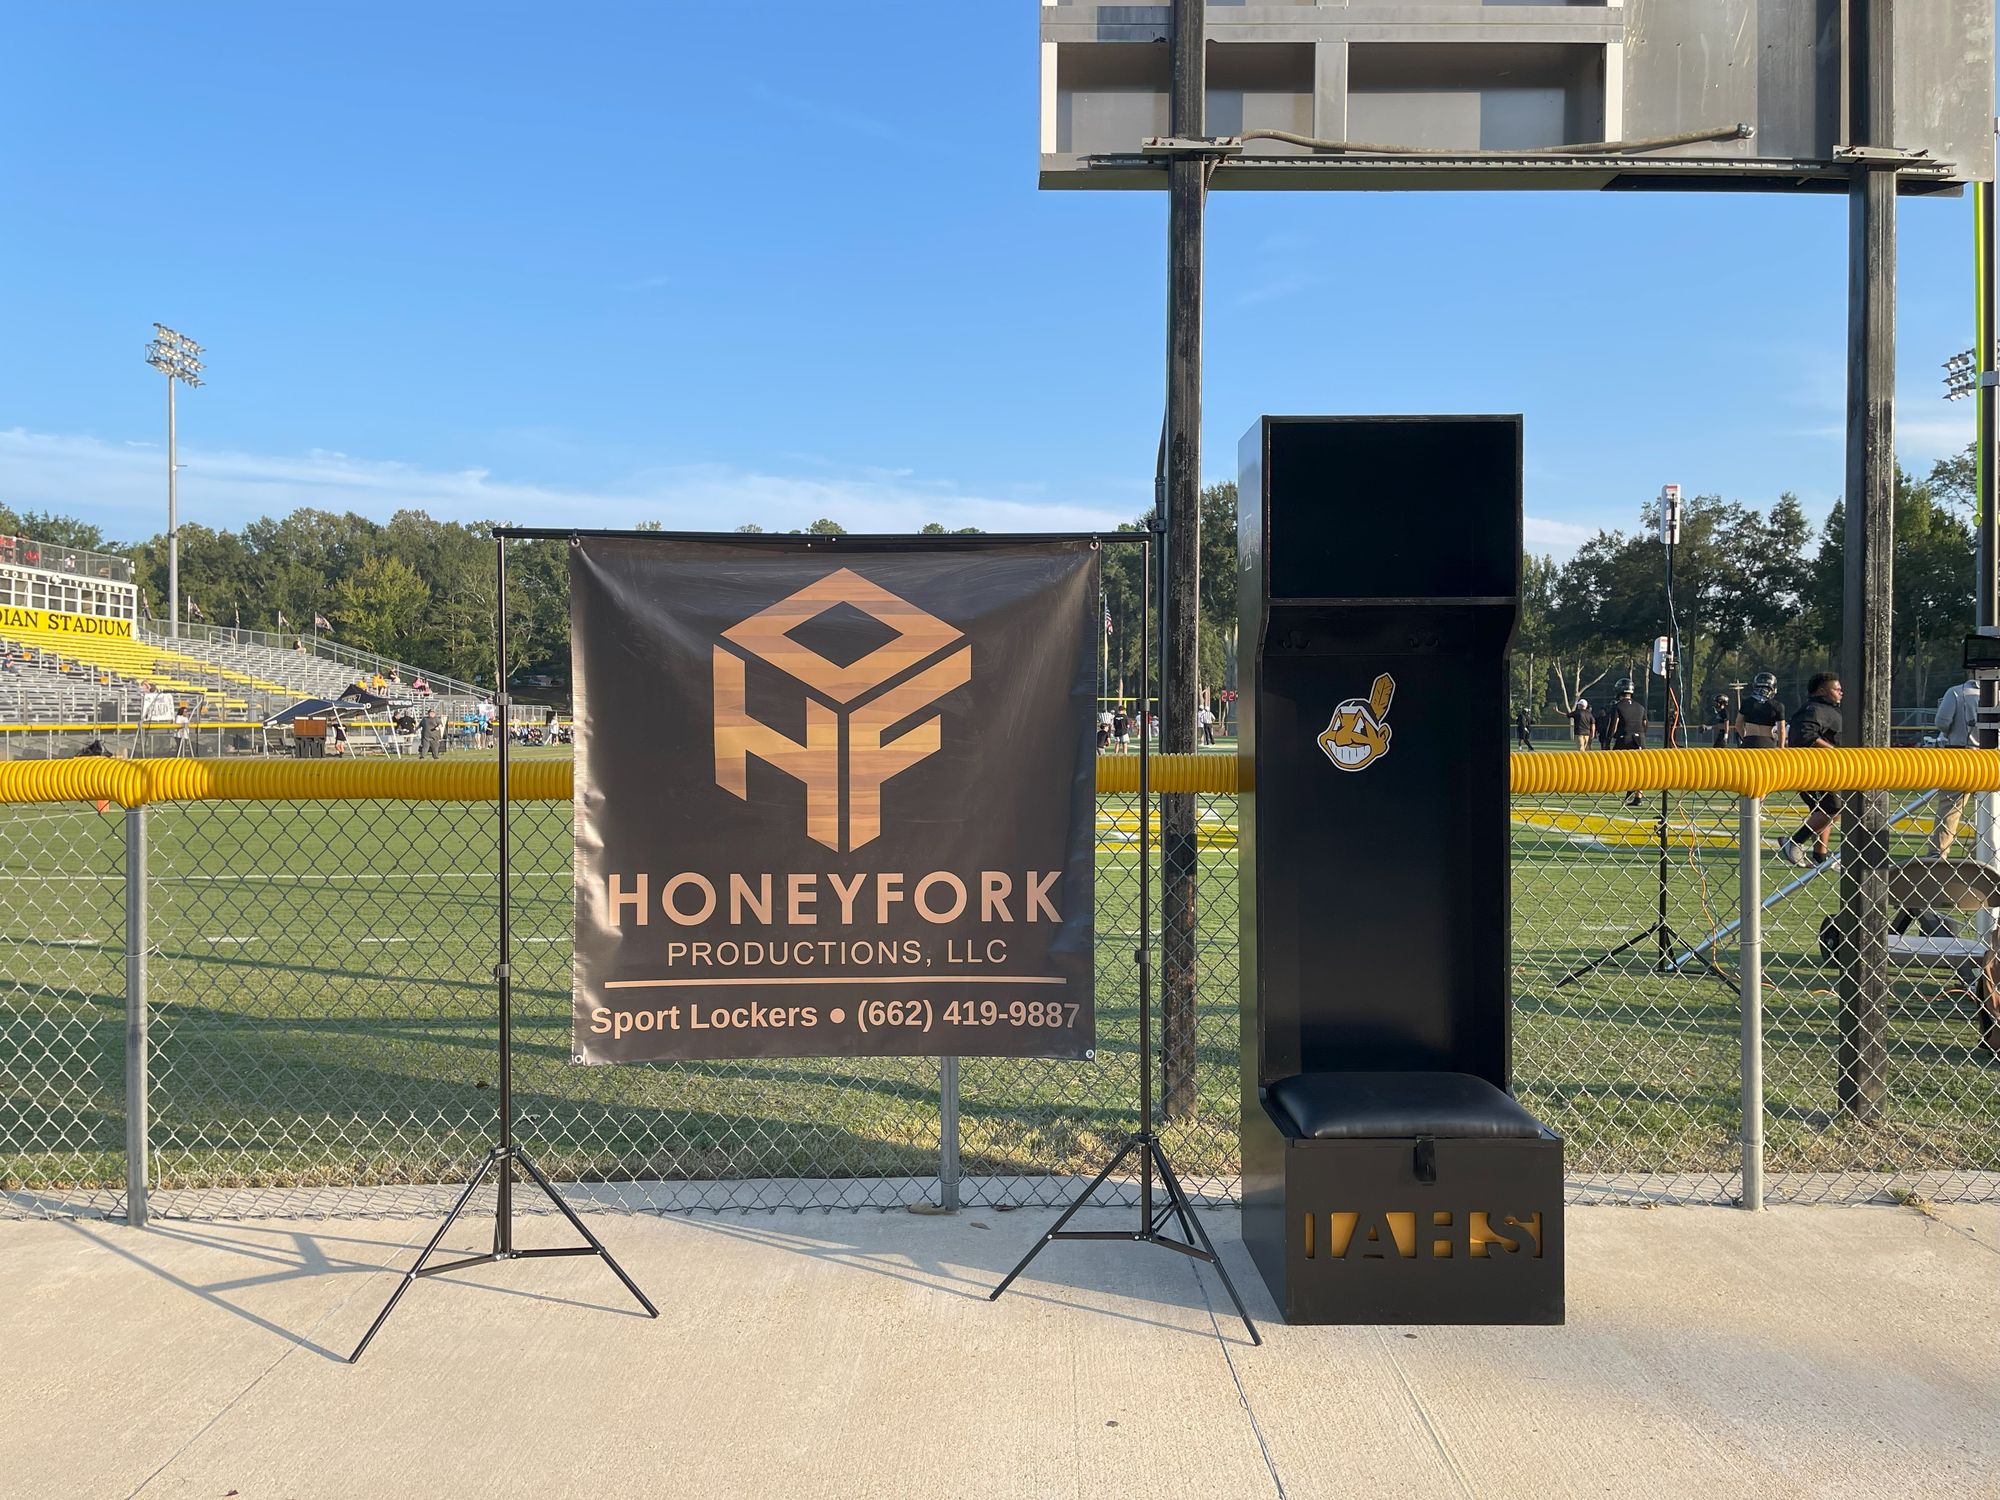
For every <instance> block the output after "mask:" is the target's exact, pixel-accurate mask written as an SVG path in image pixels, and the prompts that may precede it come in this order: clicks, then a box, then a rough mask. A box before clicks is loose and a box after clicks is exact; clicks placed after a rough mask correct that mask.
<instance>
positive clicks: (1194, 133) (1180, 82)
mask: <svg viewBox="0 0 2000 1500" xmlns="http://www.w3.org/2000/svg"><path fill="white" fill-rule="evenodd" d="M1205 4H1206V0H1174V10H1173V39H1172V44H1171V45H1172V59H1171V65H1172V69H1173V74H1172V81H1171V83H1170V85H1169V91H1170V112H1169V126H1168V128H1169V129H1170V130H1171V131H1172V133H1173V135H1174V137H1175V139H1176V140H1178V141H1199V140H1200V139H1201V138H1202V137H1204V136H1205V135H1206V133H1207V128H1208V126H1207V118H1206V114H1207V111H1206V108H1205V95H1206V92H1207V86H1208V69H1207V56H1206V45H1205V43H1206V36H1207V29H1208V28H1207V16H1206V15H1205V13H1204V12H1205ZM1208 170H1209V158H1208V157H1207V156H1206V155H1204V154H1201V153H1199V152H1188V151H1176V152H1175V153H1173V154H1172V155H1171V156H1169V157H1168V159H1167V422H1166V463H1165V470H1166V487H1165V488H1166V493H1165V496H1164V499H1165V507H1164V509H1165V514H1164V516H1163V518H1162V519H1163V522H1164V526H1165V531H1166V537H1165V541H1166V547H1165V553H1166V556H1165V559H1164V565H1163V569H1162V571H1163V573H1164V575H1165V576H1164V580H1163V583H1164V589H1163V592H1164V593H1165V595H1166V601H1165V602H1166V610H1165V631H1164V635H1165V640H1164V641H1163V643H1162V644H1163V647H1164V649H1163V651H1162V653H1161V668H1162V670H1161V674H1160V676H1161V683H1160V748H1161V749H1162V750H1163V751H1165V752H1167V753H1168V754H1183V755H1185V754H1192V753H1193V751H1194V747H1195V725H1194V716H1195V694H1196V689H1197V687H1198V685H1199V681H1200V677H1201V623H1200V622H1201V262H1202V240H1203V235H1204V227H1203V222H1202V221H1203V210H1204V209H1205V207H1206V202H1205V200H1206V198H1207V195H1208ZM1140 732H1141V733H1144V732H1145V721H1144V720H1143V719H1142V720H1141V722H1140ZM1195 818H1196V808H1195V797H1194V794H1193V793H1192V792H1171V793H1167V794H1165V795H1163V796H1161V798H1160V897H1161V899H1160V935H1161V940H1162V941H1161V955H1160V956H1161V964H1160V1053H1161V1061H1162V1064H1163V1066H1162V1068H1161V1083H1162V1089H1161V1106H1162V1109H1163V1112H1164V1113H1165V1115H1166V1117H1167V1118H1168V1119H1175V1118H1178V1117H1180V1116H1183V1115H1186V1114H1188V1113H1190V1112H1191V1111H1192V1110H1193V1108H1194V1063H1195V1015H1196V997H1195V930H1196V925H1197V921H1198V916H1199V913H1198V911H1197V901H1198V896H1197V882H1196V877H1197V875H1198V874H1199V870H1198V869H1197V853H1198V850H1197V845H1196V840H1195Z"/></svg>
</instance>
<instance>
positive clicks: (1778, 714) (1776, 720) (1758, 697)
mask: <svg viewBox="0 0 2000 1500" xmlns="http://www.w3.org/2000/svg"><path fill="white" fill-rule="evenodd" d="M1736 743H1737V744H1738V745H1740V746H1742V747H1743V748H1744V749H1745V750H1780V749H1783V748H1784V744H1785V705H1784V704H1782V703H1780V702H1779V701H1778V679H1777V677H1776V675H1775V674H1773V673H1770V672H1759V673H1758V674H1757V675H1756V676H1755V677H1753V678H1751V679H1750V691H1749V692H1748V693H1747V694H1746V695H1745V696H1744V699H1743V702H1742V703H1741V704H1740V705H1739V706H1738V707H1737V710H1736Z"/></svg>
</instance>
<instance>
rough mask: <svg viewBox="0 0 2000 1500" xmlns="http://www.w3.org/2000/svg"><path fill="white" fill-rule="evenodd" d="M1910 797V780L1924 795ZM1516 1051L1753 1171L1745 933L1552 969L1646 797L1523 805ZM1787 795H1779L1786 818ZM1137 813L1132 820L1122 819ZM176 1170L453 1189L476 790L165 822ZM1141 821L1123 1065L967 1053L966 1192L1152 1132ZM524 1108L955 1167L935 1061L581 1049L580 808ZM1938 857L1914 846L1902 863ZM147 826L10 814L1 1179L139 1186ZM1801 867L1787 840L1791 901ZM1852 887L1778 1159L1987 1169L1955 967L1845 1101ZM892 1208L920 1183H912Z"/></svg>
mask: <svg viewBox="0 0 2000 1500" xmlns="http://www.w3.org/2000/svg"><path fill="white" fill-rule="evenodd" d="M1905 800H1907V799H1905ZM1514 812H1515V820H1516V821H1515V834H1514V850H1515V873H1514V939H1515V958H1514V987H1515V1001H1516V1011H1515V1071H1516V1077H1517V1081H1518V1086H1519V1091H1520V1093H1521V1095H1522V1097H1523V1099H1524V1101H1525V1102H1526V1103H1527V1104H1528V1105H1529V1107H1530V1108H1531V1109H1533V1110H1534V1111H1535V1112H1536V1113H1537V1114H1538V1115H1540V1116H1541V1117H1542V1118H1544V1119H1546V1120H1548V1121H1549V1122H1550V1123H1552V1124H1554V1125H1555V1126H1556V1127H1557V1128H1558V1129H1560V1130H1562V1131H1563V1132H1564V1133H1565V1135H1566V1136H1567V1138H1568V1142H1569V1149H1568V1164H1569V1168H1570V1170H1571V1172H1572V1173H1573V1174H1578V1175H1593V1176H1603V1175H1611V1174H1620V1175H1643V1174H1677V1175H1685V1174H1707V1175H1708V1176H1709V1177H1710V1178H1711V1180H1712V1190H1711V1191H1712V1195H1714V1196H1724V1195H1726V1192H1727V1189H1728V1179H1729V1178H1730V1177H1731V1175H1732V1174H1733V1172H1734V1171H1735V1167H1736V1163H1737V1152H1738V1148H1737V1144H1736V1142H1737V1136H1738V1131H1739V1121H1738V1114H1737V1076H1738V1037H1739V1021H1738V1004H1737V995H1736V988H1735V975H1734V968H1733V965H1734V959H1735V952H1734V945H1733V943H1730V942H1725V943H1723V944H1722V945H1721V947H1720V949H1719V951H1718V959H1719V962H1720V964H1721V965H1722V970H1721V972H1720V973H1719V974H1718V973H1717V972H1716V971H1713V970H1709V969H1706V968H1704V967H1702V966H1701V965H1700V964H1692V965H1689V966H1688V967H1687V969H1686V970H1685V972H1684V973H1682V974H1678V975H1668V976H1662V975H1660V974H1658V973H1656V972H1655V963H1656V960H1657V950H1656V949H1654V948H1653V947H1651V946H1642V947H1641V948H1640V949H1637V950H1635V951H1633V952H1630V953H1628V954H1626V955H1625V956H1624V957H1623V958H1622V959H1620V960H1619V961H1617V962H1614V963H1611V964H1607V965H1605V966H1603V967H1601V968H1599V969H1597V970H1595V971H1593V972H1592V973H1591V974H1589V975H1587V976H1586V977H1584V978H1583V979H1581V980H1579V981H1577V982H1575V983H1573V984H1569V985H1566V986H1558V984H1557V980H1558V979H1560V978H1561V976H1562V975H1564V974H1565V973H1566V972H1568V971H1569V970H1571V969H1572V968H1574V967H1576V966H1578V965H1581V964H1583V963H1585V962H1587V961H1588V960H1589V959H1590V958H1592V957H1593V956H1595V955H1597V954H1599V953H1602V952H1603V951H1605V950H1607V949H1609V948H1611V947H1612V946H1614V945H1615V944H1617V943H1618V942H1620V941H1621V940H1622V939H1623V937H1624V936H1626V935H1627V934H1629V933H1631V932H1634V931H1636V930H1638V929H1640V928H1643V927H1644V926H1645V925H1646V924H1647V923H1648V922H1650V921H1651V919H1652V916H1653V911H1654V902H1655V891H1656V867H1655V862H1654V861H1655V853H1654V846H1653V843H1652V840H1653V837H1654V824H1653V821H1652V818H1653V814H1652V812H1651V811H1650V810H1647V809H1640V810H1637V811H1630V810H1626V809H1623V808H1620V807H1618V806H1617V803H1616V799H1615V798H1591V799H1569V800H1565V799H1549V800H1545V801H1540V802H1533V803H1530V802H1527V801H1525V800H1524V801H1522V802H1519V803H1517V804H1516V806H1515V809H1514ZM1793 812H1794V809H1793V808H1792V807H1791V806H1788V805H1787V799H1781V798H1780V799H1773V803H1772V819H1771V830H1770V831H1773V832H1776V831H1779V830H1780V829H1782V828H1786V827H1789V826H1790V819H1791V817H1792V816H1793ZM1121 814H1122V816H1121ZM148 817H149V821H150V876H151V887H150V889H151V917H150V920H151V932H150V937H151V943H152V945H153V949H154V954H153V957H152V959H151V975H150V993H151V996H152V1010H151V1016H152V1022H151V1027H152V1030H151V1040H152V1047H153V1052H154V1065H153V1089H152V1094H151V1108H152V1115H153V1141H154V1177H155V1180H156V1182H157V1183H158V1184H159V1185H161V1186H162V1187H164V1188H168V1189H172V1188H195V1187H202V1188H215V1187H262V1186H276V1185H284V1186H293V1187H313V1186H317V1185H324V1186H337V1185H345V1184H388V1183H422V1182H436V1181H448V1180H452V1179H454V1178H458V1177H460V1176H462V1175H463V1173H464V1172H465V1170H466V1169H467V1167H468V1165H469V1163H471V1162H472V1161H473V1160H475V1159H476V1158H477V1156H478V1155H479V1153H480V1152H481V1151H482V1150H483V1149H484V1146H485V1144H486V1142H487V1141H488V1139H489V1138H490V1133H491V1131H492V1128H493V1121H494V1102H495V1094H494V1089H493V1082H494V1079H493V1072H492V1068H493V1061H494V1029H495V1028H494V994H493V982H492V979H491V966H492V963H493V939H492V924H493V915H494V906H495V894H496V880H495V877H494V875H493V873H492V871H493V867H494V862H495V840H494V819H493V814H492V810H491V809H490V808H485V807H477V806H461V805H452V804H380V803H350V804H340V803H330V804H219V803H218V804H192V805H186V806H171V805H167V806H159V807H155V808H153V809H152V810H151V811H150V812H149V814H148ZM1204 817H1205V819H1206V822H1205V824H1204V827H1205V829H1206V836H1205V838H1204V840H1203V844H1204V847H1203V850H1202V854H1201V860H1202V879H1201V885H1200V890H1201V901H1202V921H1201V928H1200V932H1199V940H1198V950H1197V951H1198V974H1197V979H1198V986H1199V995H1200V1009H1199V1017H1198V1027H1197V1035H1196V1054H1197V1055H1196V1058H1195V1063H1194V1076H1193V1082H1192V1093H1193V1108H1192V1110H1191V1111H1190V1112H1189V1113H1188V1114H1187V1115H1186V1116H1185V1117H1184V1118H1181V1119H1179V1120H1177V1121H1175V1122H1174V1123H1173V1126H1172V1129H1171V1133H1170V1146H1171V1149H1172V1150H1173V1152H1174V1154H1175V1157H1176V1159H1177V1161H1179V1162H1180V1164H1181V1165H1182V1167H1183V1169H1184V1171H1185V1173H1186V1175H1187V1176H1188V1177H1189V1178H1190V1179H1192V1182H1193V1184H1194V1185H1197V1186H1214V1187H1217V1188H1221V1187H1223V1186H1225V1184H1226V1180H1227V1179H1228V1178H1230V1177H1232V1176H1233V1175H1234V1172H1235V1167H1236V1163H1235V1108H1236V1104H1235V1100H1236V1056H1237V1033H1236V982H1237V968H1236V946H1235V924H1236V915H1237V899H1236V860H1235V851H1234V848H1233V822H1234V806H1233V799H1230V798H1214V799H1205V801H1204ZM1734 827H1735V804H1734V803H1733V802H1732V801H1730V800H1728V799H1726V798H1722V797H1714V798H1710V799H1706V800H1704V799H1687V801H1686V802H1677V805H1676V812H1675V815H1674V818H1673V820H1672V828H1673V833H1672V845H1673V848H1672V858H1671V862H1670V863H1671V874H1670V879H1669V917H1670V920H1671V922H1672V923H1673V925H1674V926H1675V928H1676V929H1677V930H1678V932H1679V933H1680V934H1681V935H1682V937H1683V940H1684V942H1693V941H1696V940H1698V939H1699V938H1700V937H1701V936H1704V935H1706V934H1707V933H1709V932H1711V931H1714V930H1715V929H1716V928H1717V927H1718V926H1719V925H1720V924H1722V923H1723V922H1726V921H1728V920H1730V919H1731V918H1733V916H1734V905H1735V894H1736V864H1735V853H1734V849H1733V847H1732V844H1733V838H1734ZM1134 832H1135V829H1134V826H1133V821H1132V817H1131V810H1130V807H1129V804H1127V803H1125V802H1124V800H1123V799H1109V798H1107V799H1105V801H1104V802H1103V803H1102V804H1101V805H1100V855H1099V876H1098V922H1099V969H1098V993H1097V1016H1098V1033H1099V1041H1098V1054H1097V1058H1096V1059H1095V1060H1094V1061H1092V1062H1087V1063H1068V1062H1040V1061H1031V1060H1020V1059H976V1060H968V1061H967V1062H966V1063H965V1064H964V1066H963V1070H962V1096H963V1123H962V1127H961V1137H962V1151H963V1157H964V1162H965V1170H966V1171H967V1172H968V1173H969V1174H1014V1173H1020V1174H1035V1173H1046V1172H1049V1171H1052V1170H1054V1171H1075V1170H1078V1169H1081V1168H1085V1167H1088V1166H1091V1165H1093V1164H1095V1163H1096V1162H1097V1161H1098V1160H1099V1159H1100V1156H1101V1153H1102V1152H1103V1151H1104V1149H1105V1148H1106V1146H1107V1144H1109V1143H1112V1142H1115V1141H1116V1140H1118V1139H1119V1138H1120V1137H1121V1136H1122V1134H1123V1133H1124V1132H1125V1131H1127V1130H1128V1129H1129V1128H1131V1126H1132V1125H1133V1123H1134V1121H1135V1119H1136V1102H1137V1091H1136V1076H1137V1075H1136V1056H1137V1054H1136V1050H1135V1049H1136V1041H1137V1038H1136V993H1135V985H1134V978H1133V973H1132V966H1131V961H1130V956H1129V955H1130V952H1131V949H1132V947H1133V946H1134V943H1135V940H1136V936H1137V932H1136V916H1137V896H1138V888H1137V873H1136V856H1135V852H1134V850H1133V849H1132V848H1131V847H1130V844H1129V842H1128V841H1129V840H1130V838H1131V837H1132V835H1133V834H1134ZM515 837H516V871H517V881H516V887H515V904H514V920H515V934H514V935H515V942H516V954H515V976H516V979H515V994H516V1002H517V1008H516V1018H517V1027H516V1044H517V1066H516V1075H515V1087H516V1095H517V1100H518V1103H519V1108H520V1112H521V1115H522V1132H523V1135H524V1137H525V1138H526V1139H527V1140H528V1141H529V1142H530V1144H531V1146H532V1148H533V1149H534V1150H535V1152H536V1153H537V1155H538V1157H539V1159H540V1160H541V1162H542V1164H543V1165H544V1166H545V1167H546V1168H547V1169H548V1170H550V1171H551V1172H552V1174H553V1175H555V1176H557V1177H560V1178H568V1179H578V1180H582V1179H600V1180H623V1179H628V1178H629V1179H653V1178H666V1179H740V1178H790V1177H813V1178H820V1177H869V1178H875V1177H890V1178H893V1177H902V1176H909V1177H917V1178H924V1177H930V1176H932V1175H934V1173H935V1171H936V1163H937V1149H938V1119H937V1090H938V1068H937V1064H936V1062H935V1060H930V1059H904V1058H889V1059H877V1060H857V1061H822V1060H812V1059H800V1060H778V1061H765V1062H731V1063H708V1064H701V1063H689V1064H676V1065H660V1066H646V1067H627V1068H582V1067H577V1066H574V1065H572V1064H571V1063H570V1061H569V1057H570V1046H569V1034H568V1032H569V958H570V937H569V932H570V887H569V880H570V874H569V857H570V838H569V809H568V807H567V805H556V804H521V805H519V807H518V809H517V814H516V819H515ZM1916 850H1917V844H1916V834H1915V832H1914V831H1905V832H1904V833H1903V834H1902V835H1901V838H1900V841H1899V849H1898V852H1900V853H1914V852H1916ZM121 870H122V819H121V818H120V817H119V816H118V814H117V812H116V810H115V809H114V810H113V812H112V813H111V814H109V815H99V814H97V813H95V812H93V811H92V810H90V809H89V808H83V809H80V810H79V809H72V808H68V807H63V808H53V807H18V808H17V807H8V808H0V1186H5V1187H8V1188H13V1189H25V1190H28V1191H36V1190H42V1189H49V1188H56V1187H70V1186H76V1185H88V1184H102V1185H106V1186H110V1185H115V1184H119V1183H122V1180H123V1170H124V1169H123V1160H122V1155H121V1151H122V1142H123V1135H124V1103H123V1095H124V1088H123V1046H124V1031H125V1002H124V989H123V984H124V980H123V962H122V951H121V943H122V922H123V905H122V903H123V886H122V878H121V874H120V872H121ZM1793 873H1794V872H1792V871H1790V870H1788V869H1786V868H1785V867H1784V866H1782V865H1781V864H1779V863H1778V861H1776V859H1775V858H1770V859H1767V861H1766V870H1765V881H1766V887H1765V888H1766V892H1767V893H1769V892H1771V891H1774V890H1776V889H1777V888H1778V887H1779V885H1780V884H1782V883H1783V881H1784V880H1785V879H1788V878H1789V877H1790V876H1791V875H1792V874H1793ZM1834 885H1835V881H1834V880H1833V879H1832V878H1826V879H1822V880H1820V881H1818V882H1816V883H1815V885H1814V886H1813V887H1811V888H1809V889H1808V890H1806V891H1804V892H1802V893H1800V894H1799V895H1798V896H1796V897H1794V898H1792V899H1790V900H1788V901H1787V902H1786V903H1784V904H1783V905H1781V906H1780V907H1779V909H1778V910H1777V912H1775V913H1774V914H1773V916H1772V917H1771V918H1770V919H1769V920H1768V921H1767V924H1766V935H1765V944H1766V999H1765V1011H1766V1041H1765V1072H1766V1087H1767V1100H1768V1106H1769V1108H1768V1113H1767V1135H1768V1140H1769V1147H1768V1161H1769V1169H1770V1170H1771V1171H1772V1172H1774V1173H1777V1172H1814V1173H1866V1174H1910V1173H1914V1172H1927V1173H1939V1172H1946V1173H1949V1172H1966V1171H1982V1172H1992V1171H1996V1170H2000V1067H1996V1066H1994V1065H1993V1064H1992V1063H1990V1062H1989V1061H1987V1060H1985V1059H1984V1058H1983V1057H1982V1055H1981V1054H1980V1053H1979V1052H1978V1050H1977V1047H1976V1045H1975V1035H1974V1030H1973V1027H1972V1024H1971V1022H1970V1020H1969V1012H1968V1010H1967V1006H1966V1002H1965V999H1964V997H1963V996H1961V995H1959V994H1957V993H1955V992H1954V989H1953V980H1952V979H1951V976H1949V975H1947V974H1942V973H1909V974H1905V975H1902V976H1899V978H1898V980H1897V983H1896V987H1895V1001H1894V1008H1893V1012H1892V1015H1891V1019H1890V1052H1891V1066H1892V1074H1891V1078H1890V1104H1889V1108H1888V1111H1887V1113H1886V1115H1885V1117H1884V1118H1883V1119H1882V1120H1881V1121H1879V1122H1877V1123H1875V1124H1872V1125H1869V1126H1865V1127H1864V1126H1858V1125H1855V1124H1852V1123H1850V1122H1846V1121H1844V1120H1843V1119H1842V1118H1841V1116H1840V1114H1839V1111H1838V1109H1837V1107H1836V1100H1835V1097H1834V1087H1833V1079H1834V1058H1835V1051H1836V1017H1837V1008H1836V1001H1835V997H1834V993H1833V991H1834V985H1835V977H1834V974H1833V972H1832V971H1831V970H1830V969H1829V968H1826V967H1825V966H1823V965H1822V964H1821V962H1820V960H1819V958H1818V954H1817V936H1816V934H1817V926H1818V922H1819V919H1820V917H1821V916H1822V915H1823V914H1824V913H1825V912H1826V911H1827V910H1829V909H1830V907H1831V903H1832V901H1833V897H1834ZM891 1201H900V1200H899V1199H894V1198H892V1199H891Z"/></svg>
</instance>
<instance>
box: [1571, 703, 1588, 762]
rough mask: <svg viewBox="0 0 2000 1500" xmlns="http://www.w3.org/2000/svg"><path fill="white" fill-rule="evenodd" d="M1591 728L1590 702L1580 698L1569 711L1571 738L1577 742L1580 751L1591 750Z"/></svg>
mask: <svg viewBox="0 0 2000 1500" xmlns="http://www.w3.org/2000/svg"><path fill="white" fill-rule="evenodd" d="M1590 726H1591V719H1590V700H1589V699H1588V698H1579V699H1577V700H1576V702H1575V703H1573V704H1571V705H1570V710H1569V732H1570V737H1571V738H1572V739H1574V740H1575V741H1576V748H1577V749H1578V750H1579V751H1583V750H1588V749H1589V748H1590Z"/></svg>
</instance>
